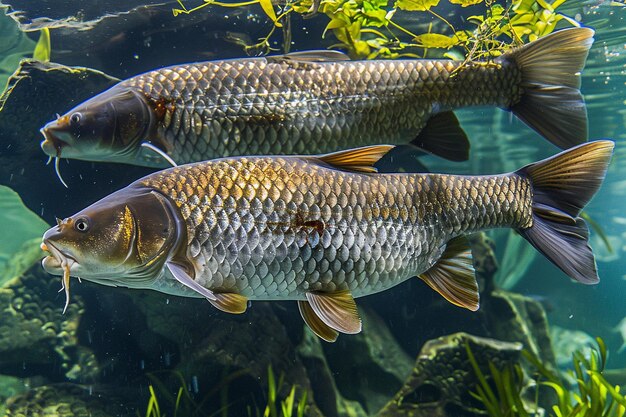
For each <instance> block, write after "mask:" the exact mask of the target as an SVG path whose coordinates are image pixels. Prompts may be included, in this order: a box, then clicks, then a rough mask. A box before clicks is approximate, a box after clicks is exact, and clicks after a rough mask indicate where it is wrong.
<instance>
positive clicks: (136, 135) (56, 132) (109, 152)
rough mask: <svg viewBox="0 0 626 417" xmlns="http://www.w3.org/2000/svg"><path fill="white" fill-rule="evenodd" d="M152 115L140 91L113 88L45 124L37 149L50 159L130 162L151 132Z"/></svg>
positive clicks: (152, 127) (151, 109) (153, 123)
mask: <svg viewBox="0 0 626 417" xmlns="http://www.w3.org/2000/svg"><path fill="white" fill-rule="evenodd" d="M155 112H156V110H155V107H154V106H151V105H150V104H149V101H148V99H147V98H146V97H145V95H144V94H142V93H141V92H139V91H136V90H134V89H131V88H128V87H121V86H115V87H113V88H111V89H109V90H107V91H105V92H103V93H101V94H99V95H97V96H95V97H93V98H91V99H89V100H87V101H85V102H83V103H81V104H79V105H78V106H76V107H74V108H73V109H72V110H70V111H69V112H67V113H66V114H64V115H62V116H58V117H57V119H56V120H53V121H51V122H49V123H48V124H46V125H45V126H44V127H43V128H42V129H41V133H42V134H43V136H44V138H45V139H44V140H43V141H42V142H41V149H42V150H43V151H44V153H46V154H47V155H49V156H51V157H64V158H74V159H82V160H87V161H112V162H132V161H133V160H134V158H135V156H136V154H137V153H138V152H139V150H140V147H141V146H140V145H141V142H142V141H144V140H146V138H147V137H148V136H150V135H151V134H152V133H153V132H154V129H155V126H156V121H157V115H156V113H155Z"/></svg>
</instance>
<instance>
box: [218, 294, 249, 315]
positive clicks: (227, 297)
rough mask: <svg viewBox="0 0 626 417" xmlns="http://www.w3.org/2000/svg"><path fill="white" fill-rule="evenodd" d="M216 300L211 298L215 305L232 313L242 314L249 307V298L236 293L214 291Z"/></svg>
mask: <svg viewBox="0 0 626 417" xmlns="http://www.w3.org/2000/svg"><path fill="white" fill-rule="evenodd" d="M214 296H215V300H209V302H210V303H211V304H213V306H214V307H216V308H218V309H220V310H222V311H224V312H226V313H231V314H241V313H244V312H245V311H246V308H247V307H248V299H247V298H246V297H244V296H243V295H240V294H235V293H232V292H231V293H214Z"/></svg>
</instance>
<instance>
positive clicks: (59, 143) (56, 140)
mask: <svg viewBox="0 0 626 417" xmlns="http://www.w3.org/2000/svg"><path fill="white" fill-rule="evenodd" d="M64 117H66V116H64ZM61 119H62V118H60V119H59V120H61ZM58 129H59V124H58V121H54V122H50V123H48V124H47V125H45V126H44V127H43V128H41V129H40V132H41V134H42V135H43V137H44V140H43V141H42V142H41V145H40V146H41V150H42V151H43V152H44V153H45V154H46V155H48V156H49V157H50V158H49V159H48V163H50V161H51V160H52V158H54V170H55V172H56V174H57V177H59V180H60V181H61V184H63V185H64V186H65V188H68V186H67V183H66V182H65V181H64V180H63V177H61V172H60V171H59V161H60V160H61V153H62V151H63V148H65V147H68V146H71V141H68V140H63V139H61V138H60V137H59V136H58V135H57V134H56V133H55V130H58ZM70 137H71V136H70Z"/></svg>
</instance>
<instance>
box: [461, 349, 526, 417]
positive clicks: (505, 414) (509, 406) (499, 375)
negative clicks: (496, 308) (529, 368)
mask: <svg viewBox="0 0 626 417" xmlns="http://www.w3.org/2000/svg"><path fill="white" fill-rule="evenodd" d="M465 350H466V352H467V358H468V360H469V362H470V364H471V365H472V369H473V370H474V374H475V375H476V379H478V385H477V386H476V392H470V395H471V396H472V397H474V398H476V399H477V400H478V401H480V402H481V403H482V404H483V405H484V406H485V409H486V411H487V414H488V415H489V416H490V417H515V416H519V417H529V416H531V415H533V414H534V413H533V414H530V413H529V412H528V411H526V407H525V405H524V401H523V400H522V397H521V392H522V388H523V381H524V371H523V370H522V367H521V365H520V364H515V365H510V366H506V367H504V368H503V369H499V368H498V367H497V366H496V365H495V364H494V363H493V362H489V365H488V366H489V372H490V374H491V375H490V379H491V381H492V383H489V381H488V380H487V376H486V375H485V374H484V373H483V371H482V370H481V369H480V366H479V365H478V362H477V361H476V357H475V356H474V354H473V353H472V350H471V349H470V347H469V344H468V343H467V342H466V343H465ZM492 385H493V386H494V387H495V390H494V388H492Z"/></svg>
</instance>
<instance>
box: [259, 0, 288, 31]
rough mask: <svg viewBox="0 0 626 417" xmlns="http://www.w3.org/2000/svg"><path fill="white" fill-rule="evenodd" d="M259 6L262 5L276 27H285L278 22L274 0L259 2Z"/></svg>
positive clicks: (260, 0) (261, 0)
mask: <svg viewBox="0 0 626 417" xmlns="http://www.w3.org/2000/svg"><path fill="white" fill-rule="evenodd" d="M259 4H261V8H263V11H264V12H265V14H266V15H267V17H269V18H270V19H271V20H272V22H274V25H276V27H279V28H280V27H283V25H282V24H281V23H280V22H279V21H278V17H276V12H275V11H274V5H273V4H272V0H259Z"/></svg>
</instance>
